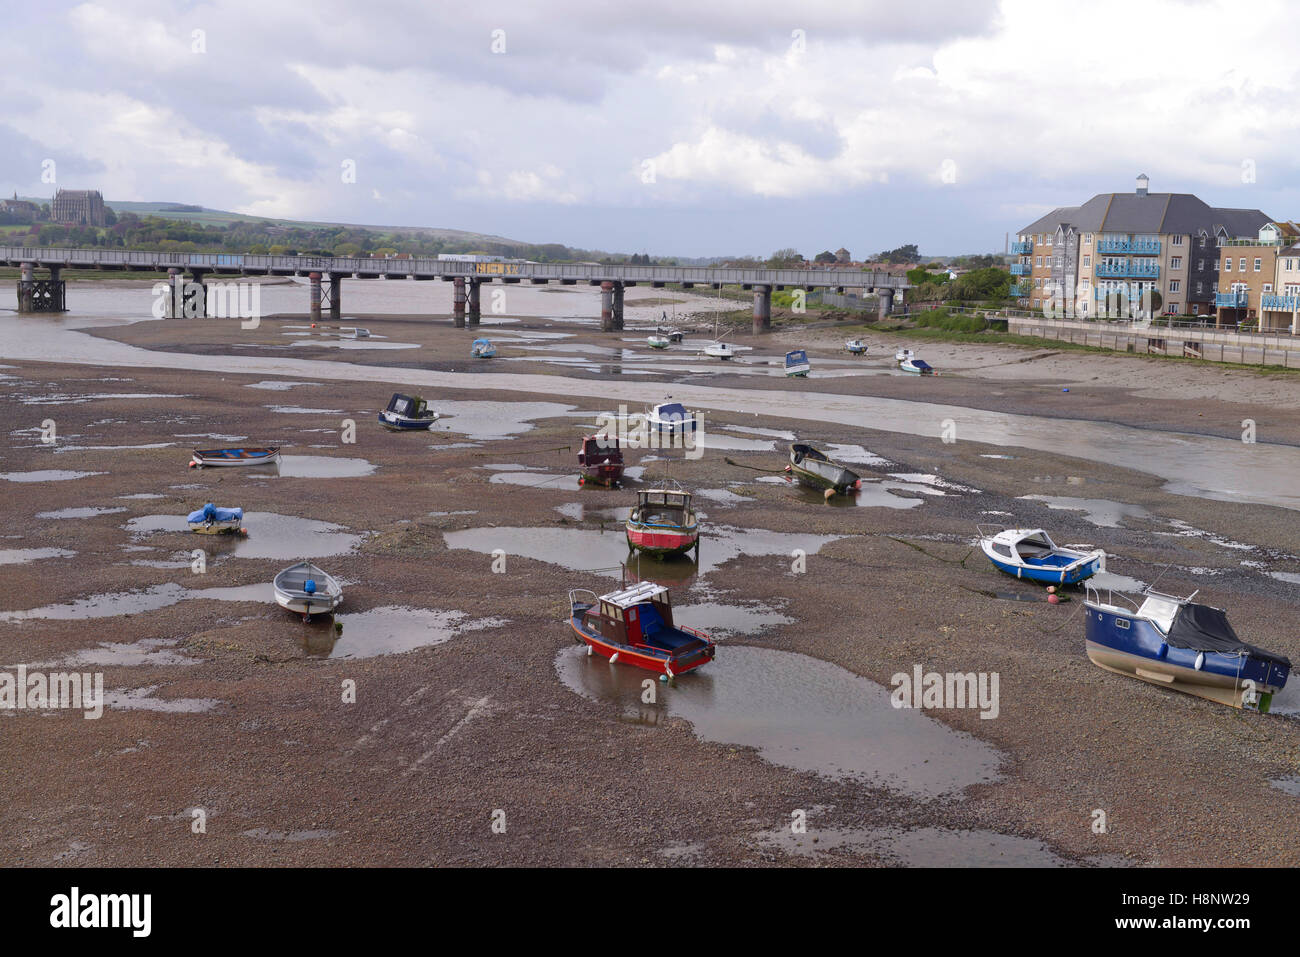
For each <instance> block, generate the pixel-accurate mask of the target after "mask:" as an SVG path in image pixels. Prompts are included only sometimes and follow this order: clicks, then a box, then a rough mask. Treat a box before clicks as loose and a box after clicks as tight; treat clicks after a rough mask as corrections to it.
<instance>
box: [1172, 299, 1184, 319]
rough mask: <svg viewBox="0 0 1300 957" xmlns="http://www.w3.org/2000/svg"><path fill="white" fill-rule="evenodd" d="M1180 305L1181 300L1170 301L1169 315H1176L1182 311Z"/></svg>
mask: <svg viewBox="0 0 1300 957" xmlns="http://www.w3.org/2000/svg"><path fill="white" fill-rule="evenodd" d="M1182 306H1183V304H1182V303H1181V302H1171V303H1170V304H1169V312H1170V314H1171V315H1175V316H1176V315H1178V314H1179V313H1180V312H1182V311H1183V308H1182Z"/></svg>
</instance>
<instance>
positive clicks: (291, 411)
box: [266, 405, 346, 415]
mask: <svg viewBox="0 0 1300 957" xmlns="http://www.w3.org/2000/svg"><path fill="white" fill-rule="evenodd" d="M266 408H268V409H270V410H271V411H272V412H279V413H281V414H282V415H345V414H346V413H345V412H344V411H343V410H342V409H306V408H303V407H302V406H300V405H268V406H267V407H266Z"/></svg>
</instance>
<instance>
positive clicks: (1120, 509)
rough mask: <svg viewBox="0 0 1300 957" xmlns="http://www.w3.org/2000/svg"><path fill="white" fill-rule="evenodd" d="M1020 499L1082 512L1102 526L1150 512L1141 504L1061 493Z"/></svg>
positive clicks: (1063, 509) (1149, 514)
mask: <svg viewBox="0 0 1300 957" xmlns="http://www.w3.org/2000/svg"><path fill="white" fill-rule="evenodd" d="M1020 498H1021V500H1023V501H1031V502H1042V503H1043V504H1044V505H1046V506H1047V507H1048V508H1051V509H1059V510H1062V511H1067V512H1083V513H1084V515H1083V517H1084V518H1085V519H1087V520H1088V521H1089V522H1091V523H1092V524H1094V525H1097V526H1100V527H1102V528H1119V526H1120V524H1121V523H1122V522H1123V520H1124V519H1126V518H1150V517H1151V513H1150V512H1148V511H1147V510H1146V509H1145V508H1143V507H1142V506H1141V505H1128V504H1126V503H1124V502H1112V501H1111V500H1110V499H1104V498H1070V497H1069V496H1063V495H1021V496H1020Z"/></svg>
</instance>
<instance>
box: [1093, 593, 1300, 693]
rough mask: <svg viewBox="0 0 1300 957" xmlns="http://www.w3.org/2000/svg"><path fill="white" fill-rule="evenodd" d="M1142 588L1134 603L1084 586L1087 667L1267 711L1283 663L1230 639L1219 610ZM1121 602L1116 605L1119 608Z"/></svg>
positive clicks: (1280, 682)
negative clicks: (1140, 598) (1141, 597)
mask: <svg viewBox="0 0 1300 957" xmlns="http://www.w3.org/2000/svg"><path fill="white" fill-rule="evenodd" d="M1196 594H1197V593H1196V592H1193V593H1192V594H1191V595H1189V596H1187V597H1186V598H1178V597H1176V596H1173V595H1162V594H1161V593H1159V592H1156V591H1152V590H1151V589H1150V588H1148V589H1146V591H1144V592H1143V593H1142V596H1143V601H1142V604H1141V605H1138V604H1137V602H1135V601H1133V600H1132V599H1130V598H1128V597H1127V596H1125V595H1121V594H1118V593H1116V592H1111V591H1108V592H1107V593H1106V597H1105V599H1104V600H1103V598H1102V593H1101V591H1100V590H1098V589H1096V588H1093V587H1092V586H1089V587H1088V597H1087V599H1086V600H1085V601H1084V608H1085V609H1087V616H1088V624H1087V627H1086V636H1085V640H1086V646H1087V650H1088V658H1089V659H1090V660H1091V661H1092V663H1093V664H1095V665H1097V666H1098V667H1100V668H1104V669H1106V670H1107V671H1113V672H1115V673H1116V674H1121V675H1127V676H1128V677H1130V678H1137V679H1139V680H1140V681H1146V682H1148V683H1150V684H1154V685H1160V686H1161V687H1164V688H1171V689H1173V690H1174V691H1182V692H1185V693H1186V694H1192V695H1196V696H1197V697H1200V698H1207V699H1209V700H1210V701H1217V702H1219V703H1220V704H1226V705H1229V706H1230V707H1233V708H1249V709H1251V710H1256V711H1261V712H1267V711H1268V709H1269V707H1270V705H1271V704H1272V700H1273V695H1275V694H1277V692H1279V691H1281V690H1282V688H1283V687H1284V686H1285V685H1286V680H1287V677H1288V676H1289V675H1290V673H1291V659H1289V658H1287V657H1286V656H1285V655H1280V654H1277V653H1275V652H1272V651H1266V650H1264V649H1263V648H1258V647H1256V646H1255V645H1251V644H1247V643H1246V642H1244V641H1242V640H1241V639H1240V638H1238V637H1237V633H1236V632H1235V631H1234V630H1233V628H1232V625H1231V624H1230V623H1229V622H1228V616H1227V615H1226V614H1225V613H1224V611H1223V610H1222V609H1220V608H1215V607H1213V606H1211V605H1205V604H1200V603H1197V602H1194V601H1192V599H1193V598H1195V597H1196ZM1121 602H1123V603H1124V604H1120V603H1121Z"/></svg>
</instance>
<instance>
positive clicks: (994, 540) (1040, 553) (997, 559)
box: [975, 525, 1106, 585]
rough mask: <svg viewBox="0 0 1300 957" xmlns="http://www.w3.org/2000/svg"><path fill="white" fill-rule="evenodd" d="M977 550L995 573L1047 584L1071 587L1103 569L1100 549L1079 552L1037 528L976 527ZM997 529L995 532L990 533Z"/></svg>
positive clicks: (1104, 562)
mask: <svg viewBox="0 0 1300 957" xmlns="http://www.w3.org/2000/svg"><path fill="white" fill-rule="evenodd" d="M975 528H976V530H977V531H978V532H979V534H980V540H979V543H980V550H981V551H983V552H984V554H985V555H986V556H988V560H989V561H991V562H992V563H993V564H994V565H995V566H996V567H997V568H998V569H999V570H1001V571H1004V572H1006V573H1007V574H1008V575H1015V576H1016V577H1017V578H1023V579H1027V580H1029V581H1034V582H1043V583H1044V584H1048V585H1073V584H1075V583H1076V582H1081V581H1083V580H1084V579H1085V578H1091V577H1092V576H1093V575H1095V574H1097V572H1099V571H1103V570H1104V569H1105V568H1106V553H1105V552H1104V551H1102V550H1101V549H1095V550H1092V551H1082V550H1080V549H1077V548H1065V547H1063V546H1061V545H1057V544H1056V543H1055V542H1054V541H1052V538H1051V536H1050V535H1048V534H1047V532H1045V531H1043V530H1042V529H1041V528H998V526H996V525H977V526H975ZM993 529H997V531H992V530H993Z"/></svg>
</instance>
